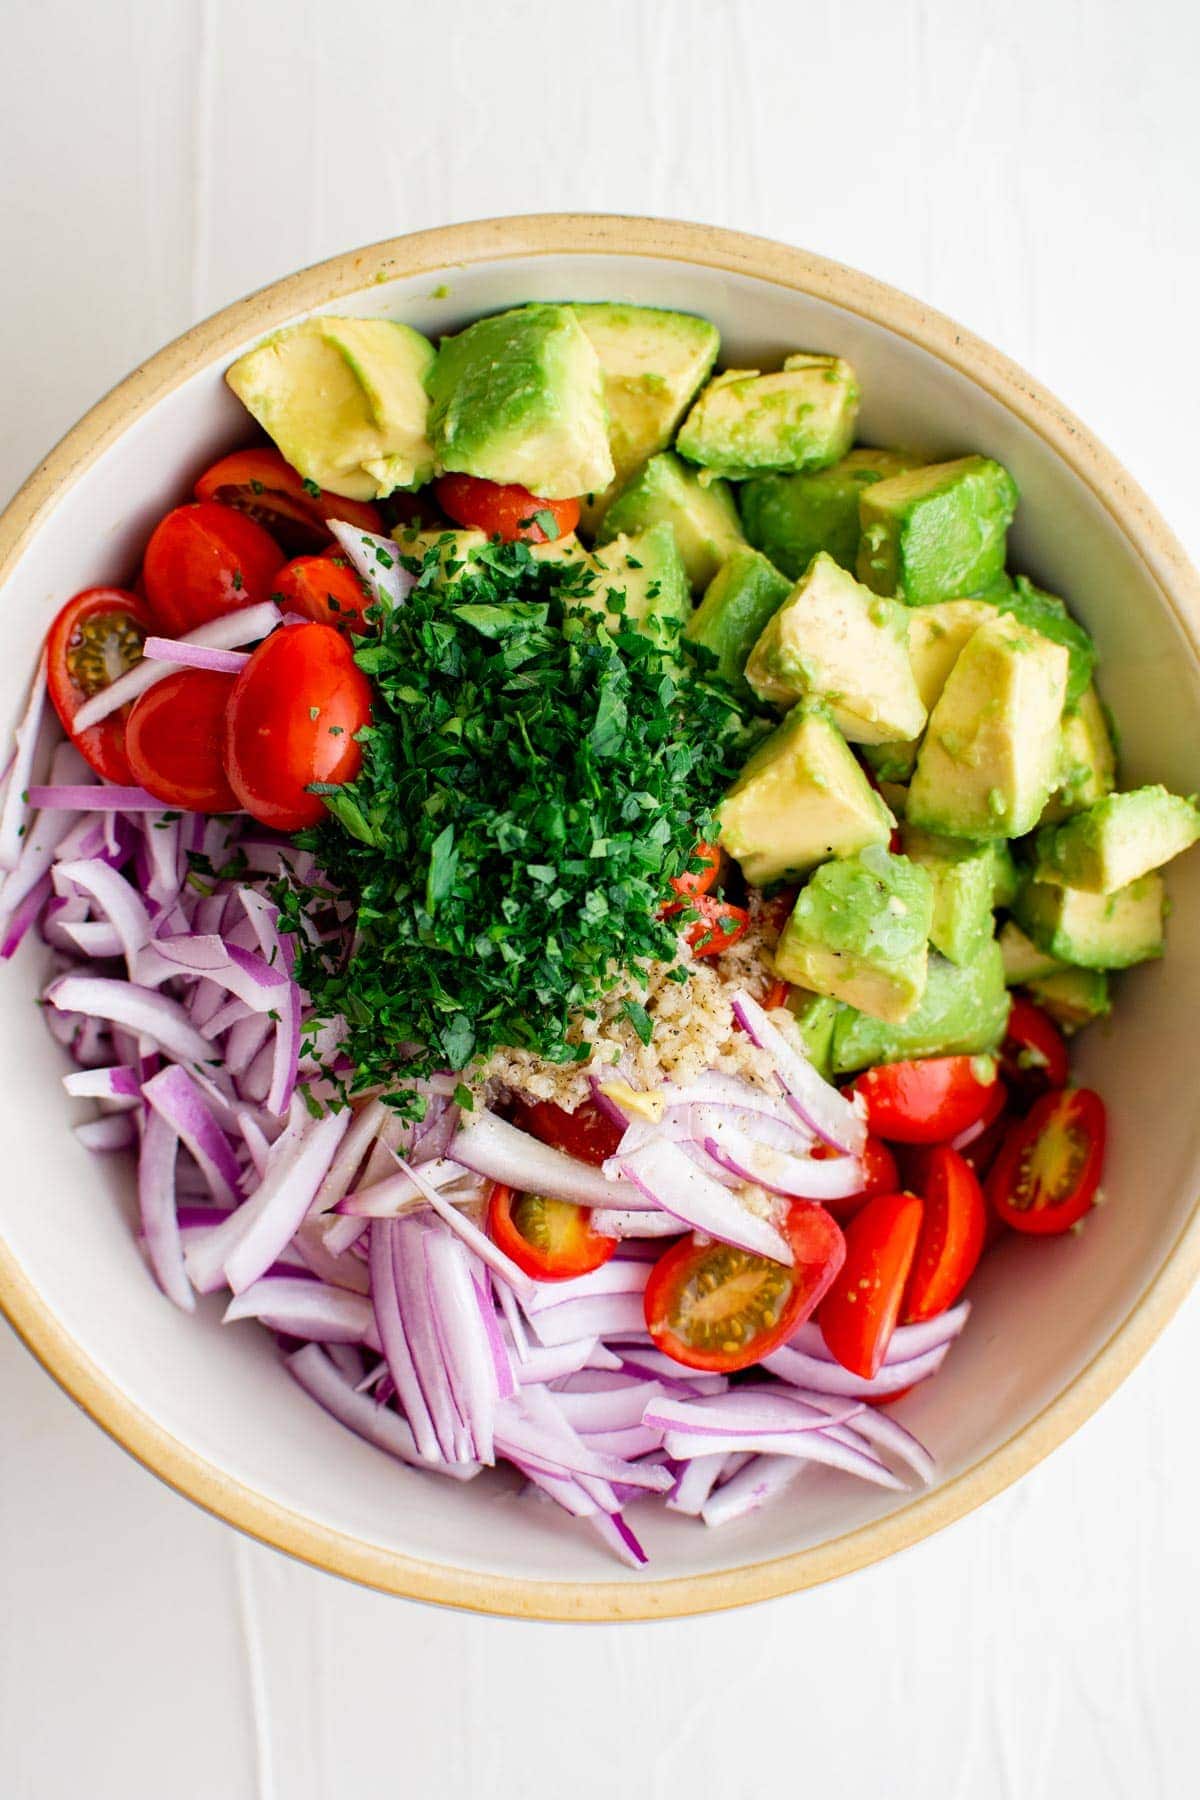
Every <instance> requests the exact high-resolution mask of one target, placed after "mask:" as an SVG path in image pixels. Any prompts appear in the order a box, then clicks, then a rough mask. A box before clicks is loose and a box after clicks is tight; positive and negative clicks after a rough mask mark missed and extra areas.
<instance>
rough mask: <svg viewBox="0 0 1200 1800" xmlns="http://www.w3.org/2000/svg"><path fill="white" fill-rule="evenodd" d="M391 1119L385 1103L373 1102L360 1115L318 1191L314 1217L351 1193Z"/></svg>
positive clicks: (347, 1134) (353, 1123) (313, 1207)
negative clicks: (365, 1159) (372, 1146)
mask: <svg viewBox="0 0 1200 1800" xmlns="http://www.w3.org/2000/svg"><path fill="white" fill-rule="evenodd" d="M387 1117H388V1109H387V1107H386V1106H385V1105H384V1104H383V1102H382V1100H371V1101H369V1102H368V1103H367V1105H366V1106H364V1107H363V1108H362V1110H361V1112H359V1113H356V1114H355V1117H354V1120H353V1122H352V1124H351V1125H350V1127H349V1129H348V1130H347V1132H346V1135H345V1137H344V1138H343V1139H342V1142H341V1146H340V1148H339V1149H338V1153H337V1155H336V1156H335V1157H334V1159H333V1161H332V1163H330V1165H329V1173H328V1175H327V1176H326V1177H325V1179H324V1181H323V1182H322V1183H321V1185H320V1187H319V1188H318V1189H317V1197H316V1199H315V1200H314V1201H313V1206H312V1210H313V1217H314V1218H315V1217H317V1216H318V1215H319V1214H321V1213H326V1212H331V1211H332V1210H333V1208H334V1207H335V1206H336V1205H337V1203H338V1201H339V1200H340V1199H341V1198H342V1196H343V1195H344V1194H346V1193H348V1192H349V1190H350V1187H351V1186H352V1184H353V1181H354V1177H355V1175H356V1174H357V1173H358V1166H359V1164H360V1163H361V1162H362V1160H363V1158H364V1156H365V1155H366V1154H367V1151H368V1150H369V1149H370V1147H371V1145H372V1144H373V1143H374V1141H375V1139H376V1138H377V1137H378V1135H379V1133H380V1131H381V1129H382V1128H383V1125H384V1123H385V1121H386V1119H387Z"/></svg>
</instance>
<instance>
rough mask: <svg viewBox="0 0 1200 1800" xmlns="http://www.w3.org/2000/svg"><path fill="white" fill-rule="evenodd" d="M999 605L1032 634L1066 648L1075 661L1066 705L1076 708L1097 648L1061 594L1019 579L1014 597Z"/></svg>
mask: <svg viewBox="0 0 1200 1800" xmlns="http://www.w3.org/2000/svg"><path fill="white" fill-rule="evenodd" d="M998 604H999V607H1000V610H1001V612H1007V613H1011V614H1012V616H1013V618H1014V619H1019V620H1020V621H1021V623H1022V625H1028V626H1029V628H1030V630H1031V631H1036V632H1037V633H1038V634H1039V636H1041V637H1044V638H1049V639H1050V641H1051V643H1054V644H1061V645H1062V646H1063V648H1064V649H1065V650H1066V652H1067V654H1068V655H1069V656H1070V659H1071V666H1070V671H1069V673H1068V676H1067V699H1066V704H1067V706H1068V707H1073V706H1076V705H1077V704H1078V703H1079V700H1080V699H1081V697H1082V695H1083V694H1084V693H1085V691H1086V689H1087V687H1088V684H1089V683H1090V681H1091V679H1092V670H1093V668H1094V667H1095V664H1096V646H1095V644H1093V642H1092V640H1091V638H1090V637H1089V636H1088V634H1087V632H1086V631H1085V630H1084V629H1083V626H1082V625H1080V624H1079V623H1078V621H1077V620H1075V619H1073V618H1072V617H1071V615H1070V613H1069V612H1068V611H1067V604H1066V601H1065V600H1060V599H1059V597H1058V595H1057V594H1048V593H1046V591H1045V589H1044V588H1039V587H1034V585H1033V583H1032V581H1027V580H1026V579H1025V577H1024V575H1018V576H1017V579H1016V581H1015V582H1014V584H1013V588H1012V592H1011V594H1008V595H1006V596H1004V597H1002V598H1001V599H1000V600H999V602H998Z"/></svg>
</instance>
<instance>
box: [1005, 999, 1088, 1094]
mask: <svg viewBox="0 0 1200 1800" xmlns="http://www.w3.org/2000/svg"><path fill="white" fill-rule="evenodd" d="M1000 1066H1001V1068H1002V1069H1003V1070H1004V1079H1005V1081H1006V1082H1007V1083H1008V1086H1009V1090H1010V1091H1011V1092H1012V1094H1013V1095H1014V1096H1015V1097H1016V1098H1017V1099H1018V1100H1020V1101H1024V1102H1025V1104H1026V1105H1029V1104H1031V1103H1032V1102H1033V1101H1034V1100H1040V1099H1041V1097H1042V1095H1043V1094H1046V1093H1049V1092H1050V1091H1051V1090H1052V1089H1054V1088H1064V1087H1066V1085H1067V1082H1068V1080H1069V1079H1070V1075H1071V1065H1070V1060H1069V1058H1068V1056H1067V1046H1066V1042H1065V1040H1064V1038H1063V1035H1062V1032H1061V1031H1060V1030H1059V1029H1058V1026H1057V1025H1056V1024H1055V1023H1054V1020H1053V1019H1052V1018H1051V1017H1050V1015H1049V1013H1044V1012H1043V1011H1042V1009H1041V1007H1040V1006H1035V1005H1034V1004H1033V1001H1032V1000H1026V999H1024V998H1023V997H1022V996H1021V995H1020V994H1017V995H1015V996H1014V998H1013V1003H1012V1010H1011V1011H1010V1012H1009V1015H1008V1028H1007V1030H1006V1031H1005V1034H1004V1045H1003V1048H1002V1049H1001V1051H1000Z"/></svg>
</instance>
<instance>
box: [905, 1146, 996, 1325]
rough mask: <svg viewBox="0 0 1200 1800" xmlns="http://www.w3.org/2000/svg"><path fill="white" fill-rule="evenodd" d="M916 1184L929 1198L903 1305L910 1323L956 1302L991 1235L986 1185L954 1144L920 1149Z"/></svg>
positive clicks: (944, 1309)
mask: <svg viewBox="0 0 1200 1800" xmlns="http://www.w3.org/2000/svg"><path fill="white" fill-rule="evenodd" d="M919 1165H920V1166H919V1169H918V1170H917V1171H916V1172H915V1173H916V1180H915V1183H914V1185H915V1186H916V1187H917V1189H918V1190H919V1192H920V1195H921V1198H922V1200H923V1201H924V1202H925V1218H924V1221H923V1222H922V1225H921V1233H920V1236H919V1237H918V1239H917V1251H916V1255H915V1256H914V1258H913V1265H912V1272H911V1273H910V1275H909V1278H908V1286H907V1288H906V1289H905V1290H904V1299H903V1302H902V1304H901V1308H900V1318H901V1321H902V1323H903V1324H905V1325H916V1324H918V1323H919V1322H920V1321H921V1320H922V1319H933V1318H936V1316H937V1314H938V1313H943V1312H945V1311H946V1309H947V1307H949V1306H953V1305H954V1302H955V1301H956V1300H957V1299H958V1296H959V1295H960V1294H961V1293H962V1291H963V1289H964V1288H965V1287H966V1285H967V1283H968V1281H970V1279H971V1277H972V1275H973V1274H974V1273H975V1265H976V1263H977V1262H978V1261H979V1258H980V1257H981V1255H982V1254H983V1246H984V1242H985V1239H986V1237H987V1208H986V1207H985V1206H984V1203H983V1189H982V1188H981V1187H980V1185H979V1180H978V1177H977V1176H976V1174H975V1171H974V1169H973V1168H972V1167H971V1165H970V1163H968V1162H967V1161H965V1160H964V1158H963V1157H961V1156H960V1155H959V1154H958V1151H957V1150H952V1149H951V1148H950V1146H949V1144H935V1145H933V1147H932V1148H931V1149H928V1150H923V1151H921V1152H920V1154H919Z"/></svg>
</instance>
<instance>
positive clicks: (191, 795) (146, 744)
mask: <svg viewBox="0 0 1200 1800" xmlns="http://www.w3.org/2000/svg"><path fill="white" fill-rule="evenodd" d="M236 679H237V678H236V676H233V675H222V674H220V673H218V671H216V670H215V669H174V670H172V672H171V673H170V674H169V675H164V676H163V678H162V680H161V681H158V682H156V683H155V685H154V686H153V687H152V688H147V689H146V692H145V693H144V694H142V695H140V696H139V697H138V699H136V700H135V701H134V703H133V708H132V710H131V712H130V714H129V723H128V725H127V726H126V727H125V747H126V749H127V751H128V753H129V766H130V768H131V769H132V771H133V775H134V779H135V780H136V781H140V782H141V784H142V786H143V787H144V788H145V789H146V791H147V793H151V794H153V795H154V797H155V799H156V800H163V801H165V802H166V804H167V805H168V806H182V807H186V808H187V809H188V810H189V811H190V812H202V813H209V812H236V811H237V796H236V795H235V794H234V791H233V789H232V788H231V787H230V785H229V780H228V777H227V776H226V774H225V768H224V764H223V762H222V760H221V758H222V750H223V748H224V743H225V708H226V707H227V705H228V704H229V696H230V694H232V692H233V686H234V682H235V680H236Z"/></svg>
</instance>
